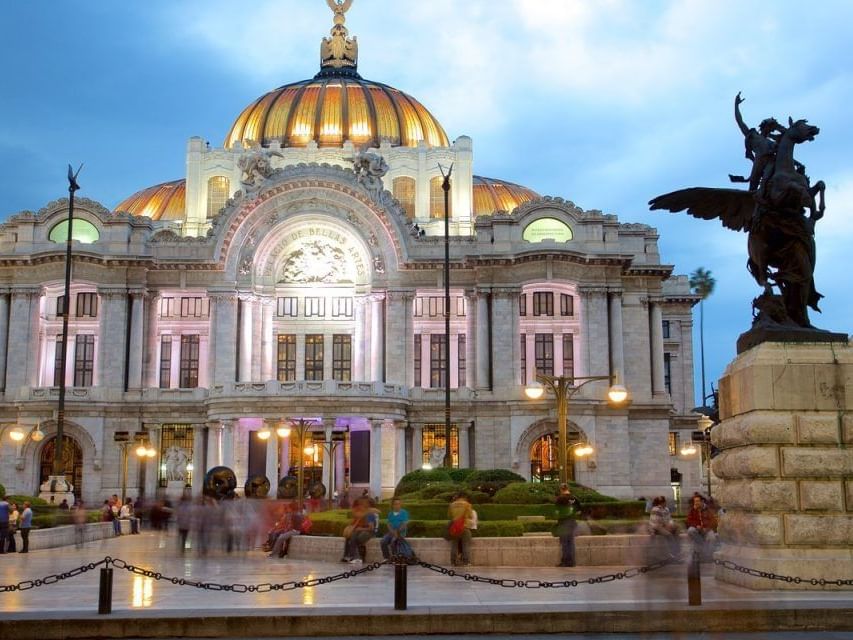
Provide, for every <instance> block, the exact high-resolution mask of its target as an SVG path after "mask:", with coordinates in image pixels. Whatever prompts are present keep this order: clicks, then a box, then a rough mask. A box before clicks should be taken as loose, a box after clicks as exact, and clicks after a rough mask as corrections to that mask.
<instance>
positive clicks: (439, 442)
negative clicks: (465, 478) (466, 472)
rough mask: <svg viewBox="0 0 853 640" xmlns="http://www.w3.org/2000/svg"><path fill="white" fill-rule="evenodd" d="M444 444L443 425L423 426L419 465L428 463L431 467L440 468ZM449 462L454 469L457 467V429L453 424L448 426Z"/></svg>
mask: <svg viewBox="0 0 853 640" xmlns="http://www.w3.org/2000/svg"><path fill="white" fill-rule="evenodd" d="M444 443H445V438H444V424H425V425H424V426H423V430H422V431H421V447H422V448H421V451H422V452H423V459H422V461H421V464H422V465H423V464H426V463H427V462H429V463H430V464H431V465H432V466H433V467H435V466H441V464H442V461H443V460H444ZM450 462H451V465H452V466H453V467H454V468H458V467H459V427H457V426H456V425H455V424H451V425H450ZM436 463H437V464H436Z"/></svg>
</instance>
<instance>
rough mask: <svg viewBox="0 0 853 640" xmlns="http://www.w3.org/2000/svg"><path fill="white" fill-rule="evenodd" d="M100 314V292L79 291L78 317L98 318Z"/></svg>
mask: <svg viewBox="0 0 853 640" xmlns="http://www.w3.org/2000/svg"><path fill="white" fill-rule="evenodd" d="M97 316H98V294H97V293H78V294H77V317H78V318H96V317H97Z"/></svg>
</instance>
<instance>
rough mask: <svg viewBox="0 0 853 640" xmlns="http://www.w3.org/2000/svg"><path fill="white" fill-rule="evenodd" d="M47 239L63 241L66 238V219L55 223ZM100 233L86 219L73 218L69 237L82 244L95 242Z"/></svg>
mask: <svg viewBox="0 0 853 640" xmlns="http://www.w3.org/2000/svg"><path fill="white" fill-rule="evenodd" d="M47 237H48V239H49V240H50V241H51V242H65V241H66V240H68V220H63V221H62V222H60V223H58V224H55V225H54V226H53V228H52V229H51V230H50V233H49V234H48V236H47ZM100 237H101V234H100V233H99V232H98V228H97V227H96V226H95V225H93V224H92V223H91V222H89V221H88V220H83V219H81V218H75V219H74V223H73V226H72V235H71V239H72V240H76V241H77V242H82V243H84V244H89V243H91V242H97V241H98V238H100Z"/></svg>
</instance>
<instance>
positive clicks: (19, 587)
mask: <svg viewBox="0 0 853 640" xmlns="http://www.w3.org/2000/svg"><path fill="white" fill-rule="evenodd" d="M110 561H111V558H110V557H109V556H107V557H106V558H104V559H103V560H98V561H97V562H89V563H88V564H84V565H80V566H79V567H76V568H74V569H71V570H69V571H63V572H62V573H51V574H50V575H47V576H45V577H44V578H38V579H36V580H21V581H20V582H18V583H16V584H0V593H9V592H11V591H29V590H30V589H35V588H36V587H46V586H48V585H51V584H56V583H57V582H60V581H62V580H68V579H69V578H76V577H77V576H79V575H82V574H84V573H86V572H88V571H92V570H93V569H96V568H97V567H99V566H101V565H102V564H103V565H107V566H109V563H110Z"/></svg>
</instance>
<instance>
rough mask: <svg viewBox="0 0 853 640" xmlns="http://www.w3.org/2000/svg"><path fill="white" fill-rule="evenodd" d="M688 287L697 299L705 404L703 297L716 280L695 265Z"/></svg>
mask: <svg viewBox="0 0 853 640" xmlns="http://www.w3.org/2000/svg"><path fill="white" fill-rule="evenodd" d="M689 282H690V289H691V290H692V291H693V293H695V294H696V295H697V296H699V297H700V300H699V353H700V359H701V363H702V364H701V366H702V404H703V405H704V404H705V398H706V397H707V395H706V394H705V298H707V297H709V296H710V295H711V294H712V293H713V292H714V285H715V284H717V281H716V280H714V276H712V275H711V272H710V271H709V270H708V269H705V268H703V267H697V269H696V271H694V272H693V273H691V274H690V281H689Z"/></svg>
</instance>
